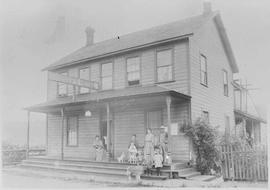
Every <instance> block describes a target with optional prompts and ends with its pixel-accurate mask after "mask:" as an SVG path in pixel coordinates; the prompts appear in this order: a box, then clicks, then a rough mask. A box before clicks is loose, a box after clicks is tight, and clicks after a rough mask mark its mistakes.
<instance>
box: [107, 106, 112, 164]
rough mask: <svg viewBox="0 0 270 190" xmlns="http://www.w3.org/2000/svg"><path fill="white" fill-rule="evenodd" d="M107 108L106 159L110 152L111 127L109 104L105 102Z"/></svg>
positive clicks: (108, 157)
mask: <svg viewBox="0 0 270 190" xmlns="http://www.w3.org/2000/svg"><path fill="white" fill-rule="evenodd" d="M106 109H107V139H106V140H107V159H108V160H109V159H110V152H111V128H110V105H109V103H107V104H106Z"/></svg>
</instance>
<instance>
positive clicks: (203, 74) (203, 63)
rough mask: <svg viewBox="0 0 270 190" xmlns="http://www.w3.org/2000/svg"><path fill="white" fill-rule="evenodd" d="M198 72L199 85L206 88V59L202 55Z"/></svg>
mask: <svg viewBox="0 0 270 190" xmlns="http://www.w3.org/2000/svg"><path fill="white" fill-rule="evenodd" d="M200 72H201V84H202V85H204V86H207V84H208V81H207V80H208V78H207V59H206V57H205V56H204V55H202V54H201V55H200Z"/></svg>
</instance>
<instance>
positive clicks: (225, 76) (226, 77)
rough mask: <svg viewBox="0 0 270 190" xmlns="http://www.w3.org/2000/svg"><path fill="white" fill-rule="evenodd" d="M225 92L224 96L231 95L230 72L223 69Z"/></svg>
mask: <svg viewBox="0 0 270 190" xmlns="http://www.w3.org/2000/svg"><path fill="white" fill-rule="evenodd" d="M223 94H224V96H228V95H229V85H228V73H227V71H225V70H223Z"/></svg>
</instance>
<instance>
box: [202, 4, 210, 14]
mask: <svg viewBox="0 0 270 190" xmlns="http://www.w3.org/2000/svg"><path fill="white" fill-rule="evenodd" d="M211 12H212V5H211V2H210V1H204V2H203V14H209V13H211Z"/></svg>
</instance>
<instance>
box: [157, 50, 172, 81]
mask: <svg viewBox="0 0 270 190" xmlns="http://www.w3.org/2000/svg"><path fill="white" fill-rule="evenodd" d="M162 51H171V56H172V57H171V65H165V66H158V53H159V52H162ZM174 62H175V60H174V46H170V47H163V48H159V49H156V52H155V81H156V83H157V84H162V83H170V82H174V81H175V73H174ZM168 66H171V72H172V73H171V75H172V78H171V79H170V80H166V81H158V69H159V68H160V67H168Z"/></svg>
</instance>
